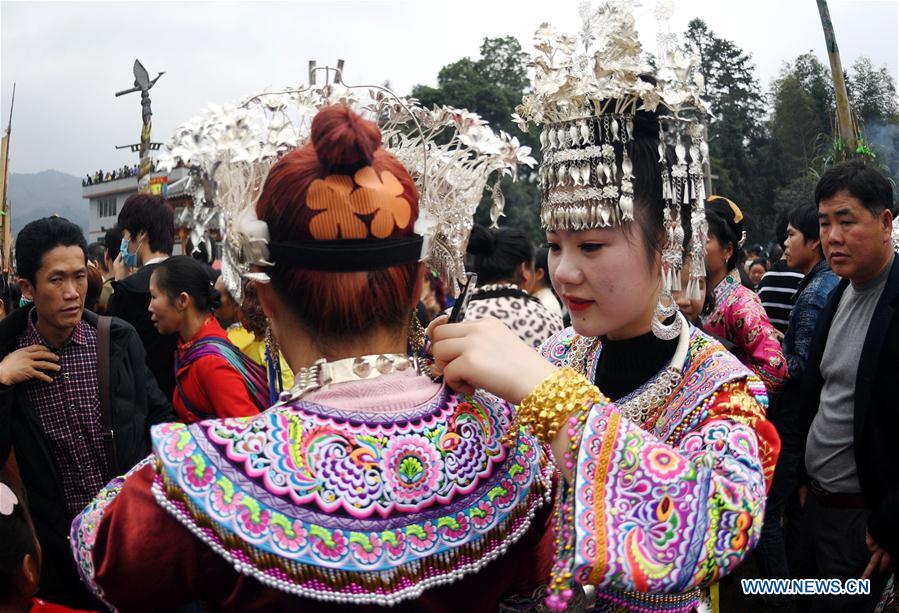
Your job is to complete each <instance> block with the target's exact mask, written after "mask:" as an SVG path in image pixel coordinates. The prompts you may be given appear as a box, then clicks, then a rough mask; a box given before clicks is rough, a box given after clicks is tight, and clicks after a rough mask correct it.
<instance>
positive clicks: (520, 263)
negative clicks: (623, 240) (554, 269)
mask: <svg viewBox="0 0 899 613" xmlns="http://www.w3.org/2000/svg"><path fill="white" fill-rule="evenodd" d="M468 253H469V254H470V255H472V256H473V258H474V265H473V266H472V270H473V271H474V272H476V273H477V274H478V287H477V289H476V290H474V292H472V294H471V301H470V302H469V305H468V310H467V311H466V313H465V319H466V320H468V321H471V320H475V319H481V318H483V317H488V316H489V317H495V318H497V319H499V320H500V321H502V322H503V323H504V324H506V325H507V326H509V329H510V330H512V331H513V332H515V334H517V335H518V337H519V338H521V340H523V341H524V342H526V343H529V344H530V345H531V346H533V347H534V348H537V347H539V346H540V344H541V343H542V342H543V341H545V340H546V339H548V338H549V337H550V336H552V335H553V334H555V333H556V332H558V331H559V330H561V329H562V317H561V315H556V314H554V313H552V312H550V311H549V309H547V308H546V307H545V306H543V305H542V304H541V303H540V301H539V300H538V299H537V298H536V297H535V296H531V295H530V294H528V293H527V292H526V291H524V289H522V287H523V285H524V284H525V283H526V282H527V280H528V277H529V276H530V274H531V260H532V259H533V254H534V247H533V245H531V241H530V239H528V237H527V234H525V233H524V231H522V230H520V229H518V228H485V227H483V226H480V225H476V226H474V228H473V229H472V232H471V238H470V239H469V241H468Z"/></svg>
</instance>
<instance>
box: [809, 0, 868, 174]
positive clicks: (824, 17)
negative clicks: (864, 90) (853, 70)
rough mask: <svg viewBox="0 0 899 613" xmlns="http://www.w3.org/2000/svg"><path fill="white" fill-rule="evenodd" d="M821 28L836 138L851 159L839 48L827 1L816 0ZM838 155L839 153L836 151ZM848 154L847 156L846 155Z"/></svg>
mask: <svg viewBox="0 0 899 613" xmlns="http://www.w3.org/2000/svg"><path fill="white" fill-rule="evenodd" d="M817 3H818V14H819V15H820V16H821V26H822V27H823V28H824V42H825V44H826V45H827V59H828V60H830V71H831V73H832V74H833V91H834V98H835V100H836V106H837V130H836V132H837V136H838V137H839V139H840V141H842V145H843V147H842V153H843V157H844V158H846V157H851V156H853V155H854V154H855V150H856V148H857V147H858V138H857V136H856V133H855V125H854V122H853V121H852V107H851V106H850V104H849V93H848V92H847V90H846V80H845V79H844V78H843V64H842V62H840V48H839V47H838V46H837V37H836V34H834V31H833V23H832V22H831V20H830V11H829V10H828V8H827V0H817ZM838 153H839V151H838ZM847 154H848V155H847Z"/></svg>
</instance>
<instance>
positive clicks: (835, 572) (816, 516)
mask: <svg viewBox="0 0 899 613" xmlns="http://www.w3.org/2000/svg"><path fill="white" fill-rule="evenodd" d="M870 514H871V512H870V511H869V510H868V509H836V508H829V507H826V506H824V505H822V504H821V501H820V500H819V499H818V497H817V496H816V495H815V494H813V493H812V492H809V494H808V497H807V498H806V500H805V507H804V508H803V516H802V535H801V537H800V538H801V541H800V547H799V550H798V551H799V552H800V554H801V555H800V557H799V559H797V568H796V572H797V575H798V576H799V577H802V578H811V579H818V578H820V579H840V580H842V581H845V580H846V579H859V578H861V576H862V573H863V572H864V571H865V567H866V566H867V565H868V561H869V560H870V559H871V553H870V552H869V551H868V547H867V545H866V544H865V530H866V528H867V525H868V516H869V515H870ZM891 573H892V569H887V571H886V572H885V573H883V574H877V571H875V574H874V576H872V577H871V590H870V593H869V594H868V595H863V596H848V595H847V596H841V595H818V596H811V597H806V598H808V601H807V602H805V603H803V604H804V605H806V606H808V607H809V610H810V611H814V612H824V611H839V612H840V613H850V612H859V613H862V612H864V613H868V612H870V611H873V610H874V607H875V606H876V605H877V602H878V600H879V599H880V595H881V592H883V588H884V586H885V585H886V582H887V579H888V578H889V576H890V574H891Z"/></svg>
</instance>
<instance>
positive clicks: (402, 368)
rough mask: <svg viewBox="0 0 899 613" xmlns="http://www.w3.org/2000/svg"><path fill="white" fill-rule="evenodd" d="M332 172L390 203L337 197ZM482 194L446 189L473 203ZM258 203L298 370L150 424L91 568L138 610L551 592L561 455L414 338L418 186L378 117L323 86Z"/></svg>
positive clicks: (424, 607)
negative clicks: (448, 381)
mask: <svg viewBox="0 0 899 613" xmlns="http://www.w3.org/2000/svg"><path fill="white" fill-rule="evenodd" d="M222 157H225V156H222ZM435 157H437V156H436V155H435ZM225 159H226V160H227V159H228V158H227V157H226V158H225ZM225 163H228V162H227V161H226V162H225ZM482 168H483V166H482ZM357 181H358V182H357ZM482 184H483V183H482ZM341 186H346V187H348V189H347V190H343V189H342V188H341ZM334 187H336V188H338V189H341V191H340V192H339V193H341V194H344V195H345V196H346V197H349V195H350V194H356V195H357V197H360V196H364V197H366V198H367V199H368V200H367V201H368V202H371V203H373V205H374V206H375V207H376V208H375V211H376V212H375V215H371V214H369V215H361V214H359V213H360V212H361V211H360V212H352V209H350V208H347V209H344V210H345V211H348V214H347V215H340V216H339V217H335V216H331V215H330V214H328V213H330V212H331V210H333V209H331V208H329V206H328V205H329V204H331V205H332V206H334V207H336V206H339V205H340V203H341V199H340V198H335V195H336V194H338V192H336V191H335V190H334ZM462 198H464V200H461V199H462ZM479 199H480V193H479V192H478V191H477V190H468V191H467V192H463V193H461V194H458V195H451V194H447V196H446V198H441V199H440V202H441V203H442V204H441V206H446V207H450V205H453V206H452V208H451V209H450V210H451V211H460V213H459V215H456V216H449V218H450V219H452V220H453V221H452V223H459V221H458V220H459V219H460V218H461V216H462V215H465V214H470V213H463V212H461V211H462V210H463V209H462V206H465V207H466V208H465V209H464V210H471V211H473V210H474V206H473V205H475V204H476V203H477V201H478V200H479ZM246 200H249V199H246ZM254 201H255V205H250V206H254V209H255V214H253V215H252V217H256V216H257V215H258V219H257V220H256V221H254V222H253V224H252V225H253V226H255V227H257V228H258V227H259V226H260V225H264V226H265V227H267V229H265V230H264V232H265V234H266V235H267V236H268V237H269V238H268V241H267V244H268V247H267V250H268V252H269V257H270V260H266V261H268V262H269V263H270V264H271V265H268V266H265V272H264V273H263V272H261V266H260V264H261V261H258V262H259V264H256V265H254V267H253V268H254V270H256V272H253V273H249V274H253V276H254V281H253V283H254V284H258V285H256V290H257V295H258V298H259V302H260V304H261V306H262V308H263V311H264V312H265V313H266V315H268V317H269V318H270V322H271V328H272V332H273V333H274V335H275V336H276V338H278V339H279V340H280V344H281V349H282V351H283V353H284V354H285V355H286V357H287V361H288V363H289V364H290V366H291V367H292V368H293V369H294V371H295V372H296V373H297V377H296V381H297V383H296V385H295V386H294V387H293V388H292V389H291V390H290V391H288V392H286V393H285V394H284V395H283V396H282V397H281V399H280V400H279V402H278V403H277V404H275V405H274V406H272V407H271V408H269V409H267V410H266V411H264V412H263V413H261V414H260V415H258V416H256V417H252V418H233V419H222V420H207V421H202V422H199V423H194V424H191V425H184V424H166V425H164V426H162V427H160V428H156V429H154V430H153V437H154V441H155V443H156V446H155V449H154V454H153V456H151V457H150V458H148V462H147V464H146V465H145V466H144V467H142V468H141V469H138V470H136V471H135V472H133V473H132V474H131V475H129V476H127V477H125V478H123V479H117V480H116V481H114V482H112V483H110V484H109V487H108V488H107V490H105V491H104V492H103V493H102V494H101V495H100V496H98V497H97V498H96V499H95V500H94V501H93V502H92V503H91V505H89V506H88V507H87V509H85V511H84V513H82V515H81V517H80V518H79V519H78V520H76V521H75V522H74V523H73V527H72V543H73V551H74V553H75V556H76V557H77V559H78V560H79V562H80V565H81V568H82V569H83V570H84V573H83V577H84V580H85V583H86V584H88V585H89V586H90V587H91V588H92V590H94V591H95V593H97V594H98V595H101V596H102V597H103V598H104V599H105V600H106V601H107V602H109V603H110V604H111V605H114V606H115V607H118V608H119V609H120V610H123V611H140V610H164V609H168V608H170V607H177V606H180V605H183V604H186V603H190V602H194V601H196V600H202V601H204V602H203V604H204V605H205V608H207V609H208V610H211V611H242V612H243V611H248V612H252V611H303V613H319V612H321V613H340V612H344V613H353V612H363V611H364V612H373V611H390V612H391V613H397V612H399V613H419V612H422V611H431V612H438V611H447V612H449V611H467V612H469V613H481V612H483V613H488V612H489V613H495V612H496V611H497V610H499V609H500V606H501V603H503V602H504V601H505V600H506V599H507V598H512V599H513V600H514V601H516V602H517V601H518V596H519V595H523V596H522V597H527V596H529V595H531V594H533V593H534V591H535V590H536V591H537V592H538V593H542V591H543V590H542V589H541V587H542V584H543V582H545V578H546V576H547V575H548V573H549V557H550V556H549V553H550V550H551V547H552V543H551V535H550V533H549V530H548V525H549V521H550V509H549V505H550V501H551V498H552V496H551V494H550V489H552V473H553V467H552V466H551V465H550V464H549V463H548V458H547V457H546V455H545V451H544V450H543V448H542V447H541V446H540V445H538V444H537V441H536V439H535V438H534V437H532V436H529V435H527V434H525V433H521V434H520V435H517V433H516V436H515V444H514V445H509V444H506V443H504V440H505V438H506V437H505V435H506V434H507V433H509V432H511V431H510V426H511V424H512V417H513V415H514V407H512V406H511V405H509V404H507V403H505V402H502V401H500V400H499V399H498V398H496V397H494V396H491V395H490V394H486V393H478V394H476V395H475V396H462V395H458V394H455V393H453V392H452V391H450V390H449V389H447V388H446V387H445V386H444V385H443V384H442V383H439V382H437V381H434V380H433V379H432V378H430V377H429V376H428V375H427V374H426V372H424V371H422V370H421V368H420V366H419V361H418V360H417V359H416V358H413V357H412V356H411V355H410V347H409V340H410V338H409V328H410V324H411V323H412V320H413V317H415V315H414V310H415V305H416V303H417V302H418V297H419V296H420V293H421V291H420V290H421V283H422V282H423V276H422V273H423V270H424V264H423V263H422V262H420V258H421V257H422V255H423V253H422V251H423V247H424V245H423V241H424V237H423V236H422V235H420V234H417V233H416V222H417V220H418V219H419V212H420V209H419V201H418V190H417V188H416V186H415V183H414V182H413V179H412V176H411V175H410V174H409V172H408V171H407V170H406V168H405V167H404V166H403V165H402V164H401V163H400V161H399V159H397V157H394V156H393V155H392V154H391V153H390V152H388V151H387V150H385V149H384V148H383V147H382V146H381V132H380V130H379V129H378V127H377V126H376V125H375V124H374V123H372V122H370V121H366V120H364V119H363V118H361V117H359V116H358V115H357V114H355V113H353V112H352V111H351V110H350V109H349V108H348V107H345V106H343V105H330V106H325V107H324V108H322V110H320V111H319V112H318V114H317V115H316V116H315V117H314V119H313V120H312V125H311V137H310V138H309V140H308V142H306V143H305V144H304V145H302V146H301V147H300V148H298V149H296V150H293V151H290V152H288V153H286V154H284V155H283V156H282V157H280V158H279V159H278V161H277V162H276V163H275V164H274V166H272V168H271V169H270V171H269V172H268V175H267V177H266V179H265V182H264V184H263V186H262V189H261V190H260V191H259V193H258V196H257V197H256V198H254ZM344 202H346V201H344ZM469 206H470V208H468V207H469ZM386 207H390V208H389V210H390V211H392V212H393V213H392V215H391V216H389V217H388V216H381V215H379V213H380V212H382V211H383V212H386V211H387V210H388V209H387V208H386ZM321 211H325V213H326V214H325V215H324V216H322V213H321ZM316 220H318V221H316ZM372 220H377V221H372ZM338 222H339V223H338ZM381 224H383V225H381ZM445 227H447V225H438V228H445ZM338 228H339V229H340V232H338ZM419 228H420V226H419ZM335 237H336V238H335ZM456 249H458V250H459V252H456V253H454V254H453V260H454V261H459V262H460V264H461V256H462V254H461V253H460V252H461V248H459V247H456ZM429 253H431V252H430V251H425V252H424V254H425V256H426V257H428V256H427V254H429ZM442 253H445V252H442ZM325 256H327V257H325ZM373 258H377V260H374V259H373ZM172 259H173V260H177V259H179V258H172ZM226 262H227V260H226ZM169 266H170V264H169V263H168V262H166V263H165V264H163V266H161V267H160V268H158V269H157V271H156V272H154V275H153V278H154V279H156V281H158V280H159V275H160V274H163V276H164V275H165V273H164V272H163V271H164V270H166V268H168V267H169ZM226 266H229V265H228V264H226ZM235 272H236V271H235ZM227 276H230V275H229V274H228V271H227V269H226V277H227ZM238 280H239V279H238ZM156 281H154V286H155V283H156ZM163 282H164V279H163ZM154 292H155V289H154ZM510 334H512V333H511V332H510ZM515 338H516V339H517V338H518V337H517V336H516V337H515ZM422 340H423V339H422ZM529 351H531V353H533V349H529ZM548 488H549V489H548ZM151 527H152V529H151ZM148 532H149V534H148ZM388 605H390V606H389V607H388ZM514 610H525V609H523V608H518V607H516V608H515V609H514ZM529 610H533V609H529Z"/></svg>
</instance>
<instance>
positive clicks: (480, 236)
mask: <svg viewBox="0 0 899 613" xmlns="http://www.w3.org/2000/svg"><path fill="white" fill-rule="evenodd" d="M467 251H468V253H470V254H471V255H477V256H490V255H492V254H493V252H494V251H496V233H494V232H492V231H491V230H489V229H488V228H485V227H484V226H482V225H481V224H475V225H474V227H473V228H472V229H471V238H469V239H468V249H467Z"/></svg>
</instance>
